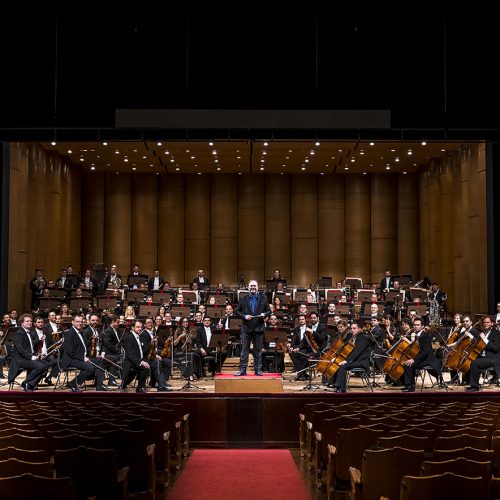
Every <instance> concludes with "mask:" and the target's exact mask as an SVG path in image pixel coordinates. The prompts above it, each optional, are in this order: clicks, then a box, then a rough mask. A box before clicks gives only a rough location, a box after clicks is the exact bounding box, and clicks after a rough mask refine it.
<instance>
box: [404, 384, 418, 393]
mask: <svg viewBox="0 0 500 500" xmlns="http://www.w3.org/2000/svg"><path fill="white" fill-rule="evenodd" d="M401 392H415V386H413V385H411V386H407V387H405V388H404V389H401Z"/></svg>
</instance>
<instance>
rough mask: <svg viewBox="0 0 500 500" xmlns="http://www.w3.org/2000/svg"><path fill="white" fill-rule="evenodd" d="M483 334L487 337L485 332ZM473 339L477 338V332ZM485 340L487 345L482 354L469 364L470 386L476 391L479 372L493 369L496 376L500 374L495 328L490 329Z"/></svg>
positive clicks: (498, 336) (499, 337) (499, 339)
mask: <svg viewBox="0 0 500 500" xmlns="http://www.w3.org/2000/svg"><path fill="white" fill-rule="evenodd" d="M484 334H485V335H487V332H484ZM474 337H476V338H478V337H479V332H477V334H476V335H474ZM487 339H488V343H487V344H486V347H485V348H484V350H483V352H482V353H481V355H479V356H478V357H477V358H476V359H475V360H474V361H473V362H472V363H471V367H470V385H471V387H473V388H476V389H478V388H479V377H480V376H481V370H485V369H486V368H490V367H493V368H494V369H495V372H496V374H497V375H498V374H499V373H500V332H499V331H498V330H496V329H495V328H493V329H491V330H490V331H489V334H488V335H487Z"/></svg>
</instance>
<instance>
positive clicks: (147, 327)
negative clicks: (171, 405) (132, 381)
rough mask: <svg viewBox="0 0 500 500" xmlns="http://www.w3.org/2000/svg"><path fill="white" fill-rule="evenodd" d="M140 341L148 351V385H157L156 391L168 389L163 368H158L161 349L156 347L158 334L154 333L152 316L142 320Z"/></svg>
mask: <svg viewBox="0 0 500 500" xmlns="http://www.w3.org/2000/svg"><path fill="white" fill-rule="evenodd" d="M141 341H143V342H144V345H145V346H146V351H147V353H148V364H149V368H150V372H149V376H150V379H149V385H150V387H157V388H158V392H164V391H168V390H169V389H168V387H167V386H166V385H165V383H166V373H165V370H162V369H160V362H161V361H162V358H161V351H160V350H159V347H158V336H157V335H156V334H155V331H154V324H153V319H152V318H146V319H145V320H144V329H143V330H142V332H141ZM165 367H166V364H165ZM169 375H170V374H169Z"/></svg>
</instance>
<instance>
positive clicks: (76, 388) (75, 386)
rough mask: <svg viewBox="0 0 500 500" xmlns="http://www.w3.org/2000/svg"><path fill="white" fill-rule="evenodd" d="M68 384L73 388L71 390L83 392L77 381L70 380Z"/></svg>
mask: <svg viewBox="0 0 500 500" xmlns="http://www.w3.org/2000/svg"><path fill="white" fill-rule="evenodd" d="M67 386H68V387H69V388H70V389H71V392H82V390H81V389H80V388H79V387H78V385H77V384H76V382H70V383H69V384H67Z"/></svg>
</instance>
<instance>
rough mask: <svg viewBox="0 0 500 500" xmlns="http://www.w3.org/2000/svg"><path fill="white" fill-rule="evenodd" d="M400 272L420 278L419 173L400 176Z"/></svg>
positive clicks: (398, 231) (398, 232) (398, 233)
mask: <svg viewBox="0 0 500 500" xmlns="http://www.w3.org/2000/svg"><path fill="white" fill-rule="evenodd" d="M397 189H398V216H397V218H398V228H397V235H398V266H397V273H398V274H411V275H412V276H413V279H414V281H416V280H418V279H419V237H418V235H419V228H420V220H419V219H420V217H419V211H418V175H417V174H409V175H399V176H398V186H397Z"/></svg>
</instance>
